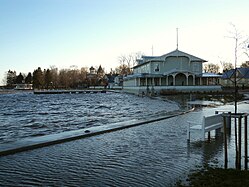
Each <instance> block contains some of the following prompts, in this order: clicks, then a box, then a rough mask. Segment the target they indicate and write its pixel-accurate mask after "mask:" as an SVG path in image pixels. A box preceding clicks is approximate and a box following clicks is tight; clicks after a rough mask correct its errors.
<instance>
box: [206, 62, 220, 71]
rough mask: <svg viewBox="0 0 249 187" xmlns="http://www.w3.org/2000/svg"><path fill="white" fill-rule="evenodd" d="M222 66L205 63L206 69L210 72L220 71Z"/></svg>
mask: <svg viewBox="0 0 249 187" xmlns="http://www.w3.org/2000/svg"><path fill="white" fill-rule="evenodd" d="M219 69H220V67H219V66H218V65H217V64H213V63H208V64H205V65H204V71H205V72H209V73H219Z"/></svg>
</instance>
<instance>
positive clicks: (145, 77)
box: [124, 49, 221, 94]
mask: <svg viewBox="0 0 249 187" xmlns="http://www.w3.org/2000/svg"><path fill="white" fill-rule="evenodd" d="M137 61H138V65H136V66H135V67H133V72H134V73H133V74H132V75H128V76H127V77H126V78H125V79H124V91H126V92H130V93H135V94H149V93H156V94H158V93H160V91H162V90H163V91H167V90H169V91H172V90H176V91H181V92H190V91H220V90H221V86H220V85H219V77H220V76H219V75H215V74H212V75H211V74H207V73H205V74H203V73H202V66H203V63H204V62H207V61H206V60H203V59H201V58H198V57H196V56H193V55H190V54H188V53H185V52H182V51H180V50H178V49H177V50H174V51H172V52H170V53H167V54H164V55H162V56H142V58H141V59H139V60H137Z"/></svg>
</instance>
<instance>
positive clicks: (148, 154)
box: [0, 103, 249, 186]
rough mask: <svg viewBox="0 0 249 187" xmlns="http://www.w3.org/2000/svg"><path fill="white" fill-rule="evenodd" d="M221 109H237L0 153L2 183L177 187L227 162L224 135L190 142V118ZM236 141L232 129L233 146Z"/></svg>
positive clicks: (243, 107) (245, 108) (244, 107)
mask: <svg viewBox="0 0 249 187" xmlns="http://www.w3.org/2000/svg"><path fill="white" fill-rule="evenodd" d="M248 106H249V105H248V104H247V103H241V104H239V107H238V109H239V111H240V112H245V111H247V112H248V110H249V107H248ZM215 110H233V105H226V106H219V107H212V108H208V107H207V108H202V109H198V110H197V111H195V112H191V113H187V114H184V115H180V116H177V117H173V118H170V119H165V120H162V121H158V122H153V123H149V124H145V125H141V126H136V127H132V128H127V129H122V130H119V131H115V132H110V133H105V134H100V135H96V136H92V137H88V138H84V139H79V140H75V141H71V142H66V143H63V144H57V145H53V146H49V147H44V148H40V149H35V150H31V151H26V152H21V153H17V154H13V155H8V156H3V157H0V168H1V170H0V184H2V185H3V186H8V185H9V186H172V185H174V183H175V182H176V181H177V180H179V179H184V178H185V177H186V176H187V174H188V173H189V172H190V171H191V170H193V169H196V168H198V167H200V166H203V164H206V163H209V164H214V165H220V166H222V165H223V162H222V160H223V144H222V141H221V139H215V138H214V137H213V138H212V141H211V142H209V143H208V142H206V143H204V144H201V143H200V142H199V141H198V135H196V136H193V140H192V143H190V144H188V143H187V140H186V130H187V125H188V124H187V121H189V120H194V121H200V120H201V118H202V116H203V115H212V114H214V112H215ZM233 140H234V139H233V133H231V139H230V142H229V146H230V149H231V150H232V149H233V145H234V144H233ZM230 153H231V154H232V151H230ZM231 157H232V156H231ZM232 165H233V161H231V163H230V165H229V166H231V167H232Z"/></svg>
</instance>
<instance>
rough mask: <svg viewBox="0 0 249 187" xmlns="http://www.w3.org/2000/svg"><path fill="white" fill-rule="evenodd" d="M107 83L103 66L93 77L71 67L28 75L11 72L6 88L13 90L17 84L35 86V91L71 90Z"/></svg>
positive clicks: (7, 75)
mask: <svg viewBox="0 0 249 187" xmlns="http://www.w3.org/2000/svg"><path fill="white" fill-rule="evenodd" d="M106 83H107V80H106V77H105V72H104V69H103V68H102V67H101V65H100V66H99V67H98V69H97V71H95V72H94V73H93V74H92V75H91V76H90V75H89V72H88V70H87V68H80V69H78V68H77V67H76V66H71V67H70V68H69V69H61V70H59V69H58V68H56V67H54V66H51V67H50V68H48V69H43V70H42V68H41V67H38V68H37V69H35V70H34V71H33V73H31V72H29V73H28V74H27V75H25V74H24V73H19V75H16V71H12V70H9V71H8V72H7V74H6V86H7V87H9V88H11V87H14V86H15V85H16V84H33V88H35V89H62V88H63V89H69V88H79V87H89V86H98V85H105V84H106Z"/></svg>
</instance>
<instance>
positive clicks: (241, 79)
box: [221, 68, 249, 88]
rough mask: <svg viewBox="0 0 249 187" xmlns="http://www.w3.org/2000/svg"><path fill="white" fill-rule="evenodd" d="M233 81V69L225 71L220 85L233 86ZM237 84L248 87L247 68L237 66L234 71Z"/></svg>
mask: <svg viewBox="0 0 249 187" xmlns="http://www.w3.org/2000/svg"><path fill="white" fill-rule="evenodd" d="M234 81H235V69H232V70H228V71H225V72H224V73H223V75H222V78H221V85H222V86H224V87H233V86H234ZM236 81H237V86H238V87H241V88H244V87H249V68H237V71H236Z"/></svg>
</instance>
